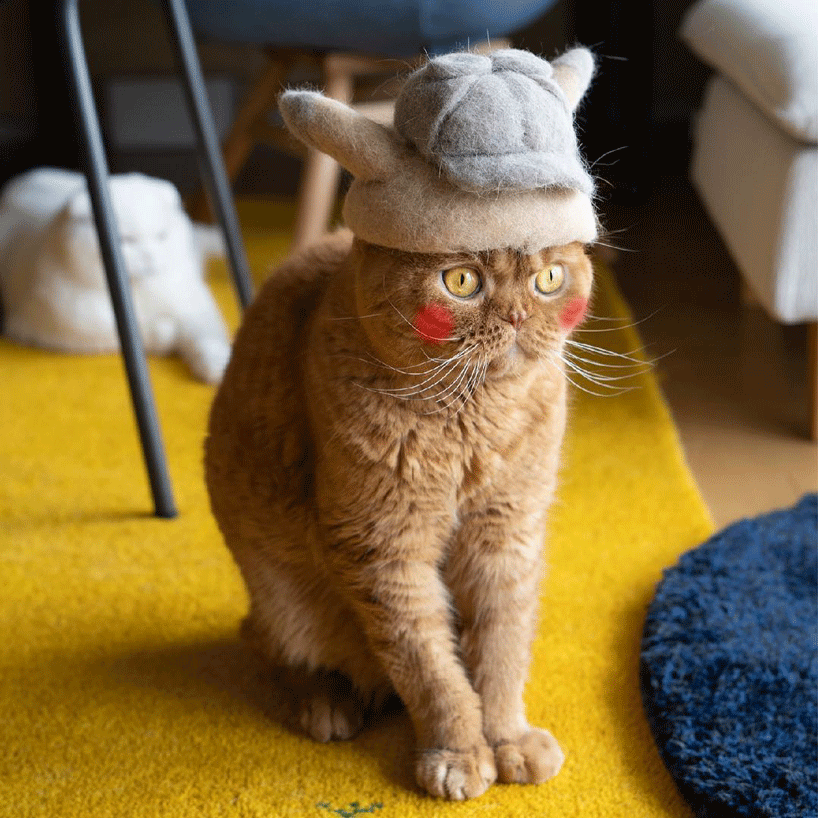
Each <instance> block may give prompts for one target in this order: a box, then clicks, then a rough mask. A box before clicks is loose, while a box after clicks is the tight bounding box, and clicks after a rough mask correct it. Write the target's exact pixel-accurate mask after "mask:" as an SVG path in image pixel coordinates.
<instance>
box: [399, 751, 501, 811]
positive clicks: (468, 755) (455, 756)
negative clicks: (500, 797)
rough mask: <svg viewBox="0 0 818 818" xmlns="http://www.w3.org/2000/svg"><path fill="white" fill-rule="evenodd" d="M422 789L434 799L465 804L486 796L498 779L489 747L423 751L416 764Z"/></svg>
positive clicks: (416, 772) (418, 780)
mask: <svg viewBox="0 0 818 818" xmlns="http://www.w3.org/2000/svg"><path fill="white" fill-rule="evenodd" d="M415 778H416V779H417V782H418V785H419V786H420V787H422V788H423V789H424V790H426V792H428V793H429V794H430V795H434V796H437V797H438V798H447V799H448V800H450V801H465V800H466V799H467V798H476V797H477V796H478V795H482V794H483V793H484V792H485V791H486V790H487V789H488V788H489V787H490V786H491V785H492V784H493V783H494V782H495V780H496V779H497V769H496V768H495V766H494V754H493V753H492V751H491V749H490V748H489V747H488V746H487V745H481V746H479V747H473V748H472V749H470V750H465V751H458V750H421V751H420V752H419V753H418V758H417V762H416V763H415Z"/></svg>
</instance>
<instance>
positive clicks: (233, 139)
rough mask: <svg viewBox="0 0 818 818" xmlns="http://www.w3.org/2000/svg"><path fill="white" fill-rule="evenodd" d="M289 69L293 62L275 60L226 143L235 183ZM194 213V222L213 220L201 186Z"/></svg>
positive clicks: (254, 88) (228, 168)
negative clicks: (261, 123)
mask: <svg viewBox="0 0 818 818" xmlns="http://www.w3.org/2000/svg"><path fill="white" fill-rule="evenodd" d="M289 68H290V63H289V62H287V61H283V60H273V59H271V60H270V63H269V65H268V66H267V68H266V69H265V70H264V73H263V74H262V75H261V77H259V78H258V80H256V82H255V83H254V84H253V86H252V88H250V91H249V92H248V94H247V96H246V97H245V99H244V102H242V105H241V107H240V108H239V112H238V114H237V115H236V119H235V122H234V123H233V127H232V128H231V129H230V133H229V134H228V136H227V139H226V140H225V142H224V146H223V154H224V167H225V171H226V173H227V178H228V180H229V181H230V184H231V185H232V184H233V183H234V182H235V181H236V177H237V176H238V175H239V171H240V170H241V169H242V167H244V163H245V162H246V161H247V157H248V156H249V155H250V151H252V150H253V147H254V146H255V139H254V138H253V130H254V127H255V125H256V123H257V122H258V121H259V120H260V119H263V118H264V117H265V116H266V115H267V112H268V111H269V110H270V109H272V108H273V107H275V100H276V97H277V96H278V93H279V91H280V90H281V87H282V84H283V82H284V79H285V78H286V74H287V71H288V70H289ZM190 216H191V218H192V219H193V220H194V221H201V222H208V221H212V218H213V217H212V214H211V212H210V207H209V204H208V201H207V197H206V196H205V192H204V189H200V190H199V192H198V193H197V194H196V196H195V197H194V199H193V200H192V201H191V203H190Z"/></svg>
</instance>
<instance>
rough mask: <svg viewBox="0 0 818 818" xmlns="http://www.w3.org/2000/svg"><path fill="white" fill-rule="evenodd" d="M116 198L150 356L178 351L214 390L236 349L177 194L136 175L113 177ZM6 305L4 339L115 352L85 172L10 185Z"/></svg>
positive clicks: (3, 210) (1, 292)
mask: <svg viewBox="0 0 818 818" xmlns="http://www.w3.org/2000/svg"><path fill="white" fill-rule="evenodd" d="M110 192H111V200H112V203H113V208H114V211H115V214H116V217H117V222H118V225H119V230H120V237H121V248H122V257H123V261H124V264H125V269H126V272H127V276H128V283H129V284H130V287H131V294H132V298H133V304H134V310H135V314H136V322H137V325H138V328H139V331H140V334H141V337H142V340H143V343H144V345H145V349H146V351H147V352H150V353H156V354H159V355H169V354H172V353H178V354H180V355H181V356H182V357H183V358H184V359H185V361H186V362H187V364H188V366H189V367H190V370H191V371H192V372H193V374H194V375H195V376H196V377H198V378H200V379H201V380H203V381H205V382H207V383H217V382H218V381H219V379H220V378H221V375H222V372H223V371H224V367H225V365H226V364H227V359H228V358H229V355H230V342H229V339H228V334H227V328H226V326H225V324H224V321H223V320H222V317H221V314H220V313H219V310H218V307H217V306H216V303H215V301H214V300H213V297H212V295H211V293H210V291H209V290H208V288H207V285H206V284H205V282H204V280H203V268H204V258H203V252H202V248H201V247H199V246H197V237H196V234H195V232H194V228H193V225H192V223H191V221H190V219H189V218H188V217H187V215H186V214H185V212H184V211H183V209H182V202H181V199H180V197H179V193H178V191H177V190H176V188H175V187H174V186H173V185H172V184H171V183H170V182H166V181H164V180H162V179H153V178H150V177H147V176H143V175H142V174H136V173H132V174H121V175H114V176H112V177H111V182H110ZM0 300H2V305H3V313H4V328H3V329H4V334H5V335H6V336H7V337H9V338H11V339H13V340H15V341H18V342H19V343H23V344H33V345H36V346H41V347H46V348H51V349H60V350H65V351H68V352H82V353H100V352H114V351H116V350H118V349H119V335H118V332H117V327H116V321H115V318H114V312H113V307H112V306H111V298H110V295H109V292H108V287H107V282H106V278H105V272H104V268H103V266H102V259H101V256H100V251H99V243H98V240H97V233H96V226H95V224H94V220H93V214H92V211H91V200H90V197H89V195H88V191H87V189H86V186H85V179H84V177H83V176H82V174H80V173H76V172H73V171H67V170H62V169H58V168H38V169H35V170H33V171H30V172H28V173H26V174H23V175H22V176H19V177H17V178H15V179H13V180H12V181H11V182H10V183H9V184H8V185H7V186H6V187H5V189H4V191H3V193H2V197H0Z"/></svg>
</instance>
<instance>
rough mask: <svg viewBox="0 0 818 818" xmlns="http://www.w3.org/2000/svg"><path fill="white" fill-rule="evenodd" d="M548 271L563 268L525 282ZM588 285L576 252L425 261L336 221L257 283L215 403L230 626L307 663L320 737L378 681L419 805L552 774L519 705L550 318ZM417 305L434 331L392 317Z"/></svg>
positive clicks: (283, 661) (552, 435)
mask: <svg viewBox="0 0 818 818" xmlns="http://www.w3.org/2000/svg"><path fill="white" fill-rule="evenodd" d="M551 262H559V263H561V264H562V265H563V267H564V269H565V270H566V271H567V274H566V280H565V283H564V284H563V286H562V289H561V290H559V291H557V292H555V293H553V294H552V295H549V296H544V295H540V294H538V293H536V292H535V290H534V289H533V285H532V280H533V276H534V274H535V273H536V272H537V271H538V270H539V269H541V268H542V266H543V265H545V264H546V263H551ZM453 266H468V267H471V268H472V269H474V270H476V271H477V272H478V274H479V275H480V276H481V279H482V282H483V288H482V290H481V292H480V293H479V294H478V295H477V296H475V297H474V298H472V299H468V300H462V299H457V298H455V297H453V296H451V295H449V294H447V292H446V290H445V288H444V286H443V284H442V283H441V276H440V271H441V270H443V269H447V268H451V267H453ZM591 284H592V271H591V265H590V263H589V262H588V260H587V258H586V256H585V254H584V252H583V249H582V247H581V246H580V245H579V244H572V245H567V246H565V247H560V248H552V249H547V250H543V251H541V252H540V253H537V254H535V255H532V256H526V255H522V254H520V253H518V252H515V251H512V250H509V251H491V252H488V253H480V254H464V255H457V254H453V255H428V254H412V253H404V252H399V251H396V250H389V249H385V248H381V247H376V246H373V245H369V244H366V243H364V242H362V241H360V240H358V239H353V237H352V236H351V234H350V233H349V232H347V231H342V232H339V233H336V234H334V235H333V236H331V237H329V238H328V239H327V240H325V241H324V242H322V243H321V244H320V245H318V246H317V247H315V248H313V249H311V250H308V251H306V252H305V253H303V254H301V255H299V256H296V257H294V258H293V259H291V260H290V261H288V262H287V263H286V264H284V265H283V266H282V267H281V268H280V269H279V270H278V271H277V272H276V273H275V274H274V275H273V276H272V277H271V278H270V280H269V281H268V282H267V284H266V285H265V286H264V288H263V289H262V290H261V292H260V293H259V295H258V297H257V298H256V301H255V302H254V303H253V305H252V306H251V307H250V309H249V310H248V312H247V315H246V318H245V320H244V323H243V325H242V327H241V329H240V330H239V333H238V335H237V338H236V341H235V345H234V349H233V355H232V358H231V361H230V363H229V365H228V368H227V371H226V373H225V376H224V380H223V382H222V385H221V387H220V389H219V391H218V394H217V396H216V399H215V402H214V404H213V409H212V412H211V417H210V427H209V436H208V439H207V443H206V457H205V461H206V473H207V483H208V487H209V490H210V496H211V504H212V508H213V512H214V514H215V516H216V519H217V520H218V523H219V526H220V528H221V530H222V533H223V535H224V538H225V541H226V543H227V545H228V546H229V548H230V549H231V551H232V552H233V555H234V557H235V559H236V562H237V563H238V565H239V567H240V569H241V571H242V574H243V576H244V579H245V582H246V584H247V588H248V591H249V594H250V612H249V615H248V617H247V620H246V622H245V625H244V633H245V635H246V636H247V637H248V638H249V639H250V640H251V641H252V643H253V644H254V645H255V646H256V648H257V649H258V650H259V651H261V652H262V653H263V654H264V655H265V656H266V657H267V658H268V659H269V660H270V661H271V662H272V663H273V664H275V665H278V666H283V667H286V668H290V669H292V670H297V669H301V671H302V672H306V673H307V674H308V676H309V678H310V683H309V684H308V685H305V686H304V688H303V691H302V693H301V696H300V699H301V701H300V705H299V709H298V712H297V714H296V716H297V720H298V722H299V723H300V725H301V726H302V727H303V729H305V731H306V732H308V733H309V734H311V735H312V736H313V737H315V738H317V739H320V740H327V739H329V738H346V737H349V736H350V735H352V734H353V733H354V732H355V731H356V730H357V729H359V728H360V726H361V724H362V720H363V716H364V715H365V714H366V713H368V712H370V711H372V710H374V709H375V708H377V706H378V705H379V704H380V703H381V702H383V701H384V700H385V699H386V697H387V696H389V695H390V694H391V693H392V692H393V691H396V692H397V693H398V695H399V696H400V697H401V699H402V700H403V702H404V704H405V705H406V708H407V710H408V712H409V714H410V716H411V719H412V722H413V725H414V728H415V734H416V740H417V747H418V754H417V758H416V762H415V772H416V777H417V780H418V783H419V784H420V786H421V787H422V788H424V789H425V790H427V791H428V792H430V793H432V794H434V795H438V796H441V797H447V798H453V799H460V798H468V797H474V796H477V795H479V794H480V793H482V792H483V791H485V789H486V788H487V787H488V786H490V784H491V783H492V782H493V781H494V780H495V778H499V779H500V780H501V781H504V782H511V781H516V782H521V783H525V782H539V781H544V780H546V779H547V778H550V777H551V776H553V775H554V774H556V772H557V771H558V770H559V767H560V765H561V763H562V753H561V751H560V749H559V746H558V745H557V743H556V741H555V740H554V739H553V737H552V736H551V735H550V734H548V733H547V732H545V731H543V730H538V729H537V728H534V727H530V726H529V725H528V723H527V721H526V717H525V711H524V706H523V701H522V695H523V688H524V685H525V680H526V676H527V672H528V664H529V656H530V644H531V641H532V638H533V635H534V629H535V625H536V616H537V602H538V586H539V580H540V573H541V548H542V542H543V535H544V531H545V515H546V510H547V507H548V505H549V503H550V501H551V498H552V495H553V492H554V488H555V481H556V472H557V465H558V457H559V447H560V443H561V440H562V436H563V430H564V426H565V417H566V403H565V393H566V387H565V377H564V375H563V369H562V362H561V360H560V358H559V355H558V352H559V351H560V348H561V345H562V343H563V341H564V339H565V336H566V332H565V331H564V330H563V329H561V326H560V321H559V314H560V310H561V309H563V308H564V307H565V305H566V304H568V303H569V301H571V299H576V298H580V297H581V298H588V297H589V294H590V290H591ZM430 303H438V304H441V305H444V306H445V307H446V309H448V310H450V311H451V313H452V315H453V324H454V326H453V330H452V336H451V340H447V341H445V342H443V343H438V344H434V345H432V344H429V343H426V342H425V341H424V339H423V338H422V337H420V336H419V335H418V333H417V332H416V330H415V329H414V327H413V326H412V325H411V324H412V319H413V316H414V315H415V314H416V312H417V311H418V309H419V308H420V307H422V306H424V305H427V304H430ZM515 314H516V316H517V319H516V320H517V322H519V316H520V315H524V316H526V318H525V320H523V321H522V324H520V325H519V330H515V329H514V327H513V326H512V323H511V322H510V321H509V316H511V315H515ZM458 355H459V356H460V357H458ZM340 679H346V680H349V682H351V684H346V683H343V684H340V683H339V680H340Z"/></svg>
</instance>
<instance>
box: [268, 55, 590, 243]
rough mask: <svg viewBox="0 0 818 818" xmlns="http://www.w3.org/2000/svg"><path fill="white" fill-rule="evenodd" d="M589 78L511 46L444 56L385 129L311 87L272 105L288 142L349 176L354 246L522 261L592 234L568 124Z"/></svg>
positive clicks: (418, 76)
mask: <svg viewBox="0 0 818 818" xmlns="http://www.w3.org/2000/svg"><path fill="white" fill-rule="evenodd" d="M592 74H593V58H592V57H591V54H590V52H588V51H587V50H586V49H582V48H579V49H573V50H572V51H569V52H567V53H566V54H564V55H563V56H562V57H560V58H559V59H557V60H555V61H554V62H553V63H549V62H547V61H545V60H543V59H541V58H539V57H536V56H535V55H533V54H530V53H529V52H525V51H519V50H514V49H506V50H500V51H496V52H494V53H492V54H490V55H488V56H486V55H478V54H472V53H455V54H448V55H445V56H442V57H437V58H435V59H433V60H430V61H429V62H428V63H427V64H426V65H425V66H424V67H422V68H420V69H419V70H418V71H416V72H415V73H414V74H412V75H411V76H410V77H409V78H408V80H407V81H406V83H405V85H404V87H403V89H402V91H401V93H400V95H399V97H398V99H397V101H396V104H395V116H394V124H393V126H392V127H386V126H383V125H380V124H378V123H376V122H373V121H372V120H369V119H368V118H366V117H365V116H363V115H361V114H359V113H357V112H356V111H355V110H353V109H352V108H350V107H349V106H347V105H344V104H343V103H340V102H337V101H336V100H332V99H327V98H326V97H324V96H322V95H321V94H318V93H315V92H311V91H288V92H286V93H284V94H283V95H282V97H281V98H280V101H279V107H280V109H281V113H282V116H283V118H284V121H285V123H286V124H287V126H288V128H289V129H290V130H291V131H292V133H293V134H294V135H295V136H297V137H298V138H299V139H301V140H302V141H303V142H304V143H306V144H307V145H310V146H312V147H315V148H318V149H319V150H322V151H324V152H325V153H328V154H330V155H331V156H333V157H334V158H335V159H337V160H338V161H339V162H340V163H341V164H342V165H343V166H344V167H345V168H346V169H347V170H349V171H350V173H351V174H352V176H353V181H352V184H351V186H350V189H349V192H348V194H347V196H346V200H345V203H344V218H345V220H346V222H347V224H348V226H349V227H350V228H351V229H352V231H353V232H354V233H355V235H356V236H358V237H359V238H362V239H364V240H365V241H367V242H369V243H371V244H377V245H381V246H386V247H392V248H395V249H399V250H405V251H409V252H456V251H472V252H480V251H485V250H491V249H496V248H501V247H510V248H512V249H518V250H522V251H524V252H527V253H534V252H537V251H538V250H540V249H542V248H543V247H548V246H552V247H553V246H559V245H564V244H568V243H570V242H573V241H580V242H584V243H587V242H590V241H592V240H593V239H594V238H595V237H596V232H597V222H596V216H595V214H594V210H593V205H592V198H593V192H594V185H593V181H592V179H591V177H590V176H589V174H588V172H587V170H586V169H585V166H584V164H583V162H582V159H581V157H580V155H579V151H578V147H577V141H576V136H575V133H574V120H573V115H574V111H575V110H576V107H577V105H578V104H579V102H580V100H581V99H582V96H583V95H584V93H585V90H586V89H587V87H588V85H589V83H590V80H591V76H592Z"/></svg>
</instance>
